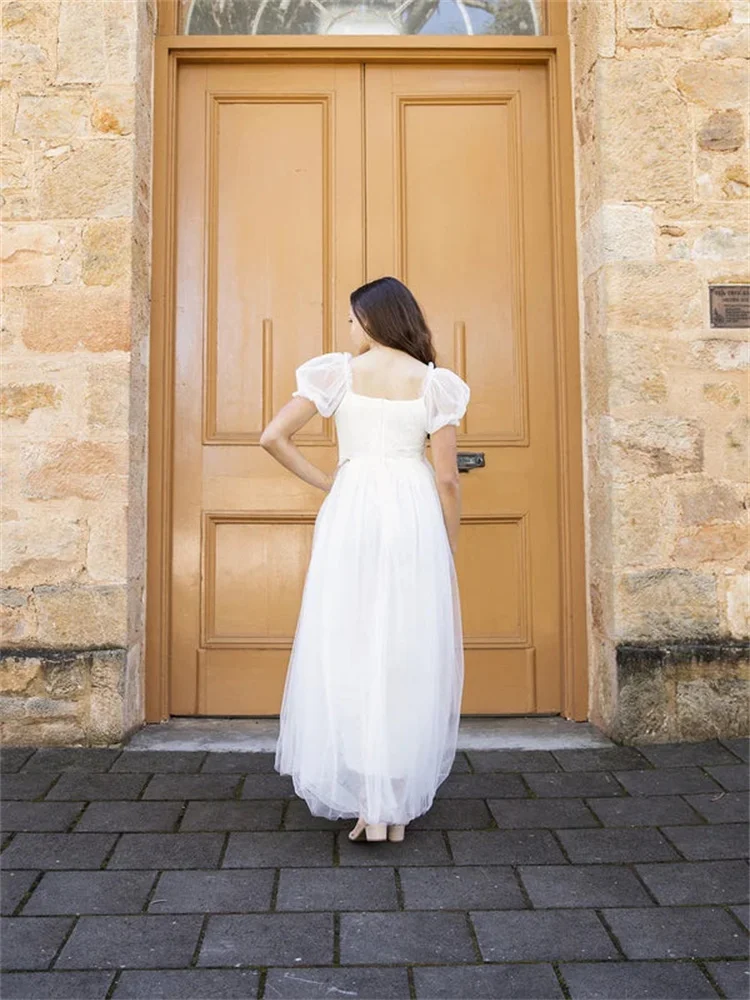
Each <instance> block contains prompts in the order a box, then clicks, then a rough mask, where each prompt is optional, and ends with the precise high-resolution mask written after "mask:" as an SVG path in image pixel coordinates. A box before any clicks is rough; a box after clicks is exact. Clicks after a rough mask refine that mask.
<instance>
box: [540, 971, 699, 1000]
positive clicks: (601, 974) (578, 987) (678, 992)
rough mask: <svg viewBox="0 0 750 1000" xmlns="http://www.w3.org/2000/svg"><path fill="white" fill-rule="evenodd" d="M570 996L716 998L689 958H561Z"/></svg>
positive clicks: (599, 999)
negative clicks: (664, 959)
mask: <svg viewBox="0 0 750 1000" xmlns="http://www.w3.org/2000/svg"><path fill="white" fill-rule="evenodd" d="M560 972H561V973H562V975H563V978H564V979H565V982H566V983H567V986H568V989H569V990H570V996H571V998H572V1000H605V998H609V997H612V998H614V997H616V998H617V1000H715V998H716V995H717V994H716V991H715V990H714V988H713V986H711V984H710V983H709V981H708V980H707V979H706V977H705V976H704V975H703V973H702V972H701V970H700V969H699V968H698V966H697V965H694V964H693V963H692V962H575V963H567V962H562V963H561V965H560Z"/></svg>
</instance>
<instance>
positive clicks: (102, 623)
mask: <svg viewBox="0 0 750 1000" xmlns="http://www.w3.org/2000/svg"><path fill="white" fill-rule="evenodd" d="M34 603H35V604H36V606H37V614H38V621H39V625H38V636H39V642H40V644H42V645H44V646H48V647H49V648H51V649H63V648H65V647H70V648H76V647H80V646H101V645H105V644H111V645H115V646H121V645H124V644H125V641H126V631H127V617H126V616H127V588H126V587H125V586H124V585H121V586H101V587H73V586H63V587H37V588H36V589H35V591H34Z"/></svg>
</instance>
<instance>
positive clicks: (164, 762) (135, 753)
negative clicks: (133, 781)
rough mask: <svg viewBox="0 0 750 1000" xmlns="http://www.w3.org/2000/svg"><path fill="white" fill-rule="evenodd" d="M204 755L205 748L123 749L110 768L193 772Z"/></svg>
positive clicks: (152, 771)
mask: <svg viewBox="0 0 750 1000" xmlns="http://www.w3.org/2000/svg"><path fill="white" fill-rule="evenodd" d="M206 756H207V755H206V751H205V750H123V752H122V753H121V754H120V756H119V757H118V758H117V760H116V761H115V762H114V764H113V765H112V770H113V771H140V772H142V773H146V774H153V773H155V772H156V771H160V772H162V773H171V774H195V773H196V772H197V771H199V770H200V768H201V765H202V764H203V762H204V760H205V759H206Z"/></svg>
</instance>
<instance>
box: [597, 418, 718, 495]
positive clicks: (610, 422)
mask: <svg viewBox="0 0 750 1000" xmlns="http://www.w3.org/2000/svg"><path fill="white" fill-rule="evenodd" d="M601 431H602V442H601V448H602V452H603V455H607V456H608V457H609V462H610V471H611V473H612V475H613V477H614V479H616V480H617V481H620V482H622V481H627V480H629V479H640V478H643V477H645V476H665V475H673V474H684V473H689V472H700V471H701V470H702V468H703V429H702V427H701V424H700V423H699V422H698V421H697V420H687V419H683V418H682V417H644V418H643V419H639V420H616V419H613V418H607V417H605V418H603V420H602V425H601Z"/></svg>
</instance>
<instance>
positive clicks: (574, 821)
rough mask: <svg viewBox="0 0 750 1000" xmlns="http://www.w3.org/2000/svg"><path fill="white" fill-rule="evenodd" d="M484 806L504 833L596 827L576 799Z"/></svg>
mask: <svg viewBox="0 0 750 1000" xmlns="http://www.w3.org/2000/svg"><path fill="white" fill-rule="evenodd" d="M608 801H610V800H608ZM611 801H613V802H617V801H619V800H618V799H612V800H611ZM487 805H488V806H489V807H490V811H491V812H492V815H493V816H494V817H495V822H496V823H497V825H498V826H499V827H500V828H501V829H506V830H511V829H516V830H518V829H527V828H529V827H541V828H545V827H546V828H547V829H551V830H554V829H557V828H558V827H563V826H584V827H585V826H598V825H599V823H598V821H597V819H596V816H594V814H593V813H592V812H591V810H590V809H587V808H586V805H585V803H584V802H582V801H581V800H580V799H568V798H564V799H548V798H543V799H488V800H487Z"/></svg>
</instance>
